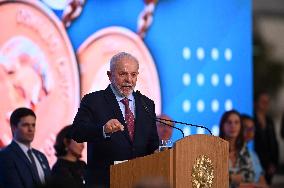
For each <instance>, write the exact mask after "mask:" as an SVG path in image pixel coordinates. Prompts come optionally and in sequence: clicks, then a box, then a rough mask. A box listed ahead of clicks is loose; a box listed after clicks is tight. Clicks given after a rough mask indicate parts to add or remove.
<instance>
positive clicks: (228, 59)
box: [224, 48, 233, 61]
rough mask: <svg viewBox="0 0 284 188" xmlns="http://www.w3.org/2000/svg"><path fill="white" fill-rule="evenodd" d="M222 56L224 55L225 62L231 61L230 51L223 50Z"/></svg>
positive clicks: (227, 49)
mask: <svg viewBox="0 0 284 188" xmlns="http://www.w3.org/2000/svg"><path fill="white" fill-rule="evenodd" d="M224 55H225V59H226V60H227V61H231V60H232V56H233V55H232V50H231V49H230V48H226V49H225V53H224Z"/></svg>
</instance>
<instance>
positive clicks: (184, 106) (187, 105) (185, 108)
mask: <svg viewBox="0 0 284 188" xmlns="http://www.w3.org/2000/svg"><path fill="white" fill-rule="evenodd" d="M190 108H191V103H190V101H189V100H184V101H183V104H182V109H183V111H184V112H189V111H190Z"/></svg>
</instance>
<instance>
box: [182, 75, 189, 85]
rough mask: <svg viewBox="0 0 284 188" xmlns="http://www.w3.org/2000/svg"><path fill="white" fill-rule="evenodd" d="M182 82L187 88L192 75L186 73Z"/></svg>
mask: <svg viewBox="0 0 284 188" xmlns="http://www.w3.org/2000/svg"><path fill="white" fill-rule="evenodd" d="M182 82H183V84H184V85H185V86H188V85H189V84H190V82H191V77H190V74H188V73H184V74H183V76H182Z"/></svg>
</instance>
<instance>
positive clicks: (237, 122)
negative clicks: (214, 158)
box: [220, 110, 261, 188]
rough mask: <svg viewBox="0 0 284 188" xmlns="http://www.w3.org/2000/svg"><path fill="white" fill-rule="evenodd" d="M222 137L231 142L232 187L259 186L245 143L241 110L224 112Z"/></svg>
mask: <svg viewBox="0 0 284 188" xmlns="http://www.w3.org/2000/svg"><path fill="white" fill-rule="evenodd" d="M220 137H221V138H223V139H225V140H227V141H228V142H229V180H230V188H235V187H257V186H258V184H256V183H254V176H255V173H254V168H253V162H252V159H251V156H250V154H249V151H248V148H247V147H246V145H245V144H244V139H243V126H242V124H241V116H240V114H239V112H237V111H236V110H231V111H227V112H225V113H224V114H223V116H222V118H221V121H220ZM260 186H261V185H260Z"/></svg>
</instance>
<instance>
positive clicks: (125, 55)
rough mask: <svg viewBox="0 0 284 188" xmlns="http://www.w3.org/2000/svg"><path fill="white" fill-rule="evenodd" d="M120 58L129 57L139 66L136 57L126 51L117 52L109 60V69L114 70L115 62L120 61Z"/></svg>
mask: <svg viewBox="0 0 284 188" xmlns="http://www.w3.org/2000/svg"><path fill="white" fill-rule="evenodd" d="M122 59H130V60H132V61H134V62H136V63H137V64H138V66H139V62H138V60H137V59H136V57H134V56H133V55H131V54H129V53H127V52H119V53H118V54H116V55H114V56H113V57H112V58H111V60H110V66H109V70H110V71H111V72H113V71H114V69H115V66H116V63H117V62H120V61H122Z"/></svg>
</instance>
